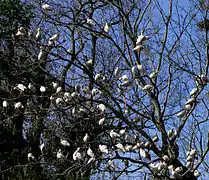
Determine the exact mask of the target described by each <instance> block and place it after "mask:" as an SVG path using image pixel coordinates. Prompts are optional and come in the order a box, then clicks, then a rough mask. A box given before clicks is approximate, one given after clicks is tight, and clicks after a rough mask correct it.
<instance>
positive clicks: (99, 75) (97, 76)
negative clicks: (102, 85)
mask: <svg viewBox="0 0 209 180" xmlns="http://www.w3.org/2000/svg"><path fill="white" fill-rule="evenodd" d="M101 77H102V75H101V74H100V73H98V74H96V75H95V77H94V79H95V81H98V80H100V79H101Z"/></svg>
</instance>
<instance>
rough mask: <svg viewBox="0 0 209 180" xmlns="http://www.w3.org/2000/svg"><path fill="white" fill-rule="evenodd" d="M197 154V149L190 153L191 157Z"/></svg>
mask: <svg viewBox="0 0 209 180" xmlns="http://www.w3.org/2000/svg"><path fill="white" fill-rule="evenodd" d="M196 153H197V151H196V149H192V150H191V151H190V153H189V155H190V156H194V155H195V154H196Z"/></svg>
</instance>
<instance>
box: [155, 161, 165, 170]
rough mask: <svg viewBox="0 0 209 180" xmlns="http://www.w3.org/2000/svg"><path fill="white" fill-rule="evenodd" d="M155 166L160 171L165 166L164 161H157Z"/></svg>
mask: <svg viewBox="0 0 209 180" xmlns="http://www.w3.org/2000/svg"><path fill="white" fill-rule="evenodd" d="M157 166H158V170H159V171H161V170H163V169H164V168H165V167H166V163H165V162H159V163H158V164H157Z"/></svg>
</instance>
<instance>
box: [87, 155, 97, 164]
mask: <svg viewBox="0 0 209 180" xmlns="http://www.w3.org/2000/svg"><path fill="white" fill-rule="evenodd" d="M95 160H96V159H95V157H91V158H90V159H89V160H88V162H87V164H90V163H92V162H94V161H95Z"/></svg>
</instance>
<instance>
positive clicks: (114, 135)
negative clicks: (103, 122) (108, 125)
mask: <svg viewBox="0 0 209 180" xmlns="http://www.w3.org/2000/svg"><path fill="white" fill-rule="evenodd" d="M110 137H111V138H117V137H120V134H118V133H116V132H114V131H113V130H111V131H110Z"/></svg>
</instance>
